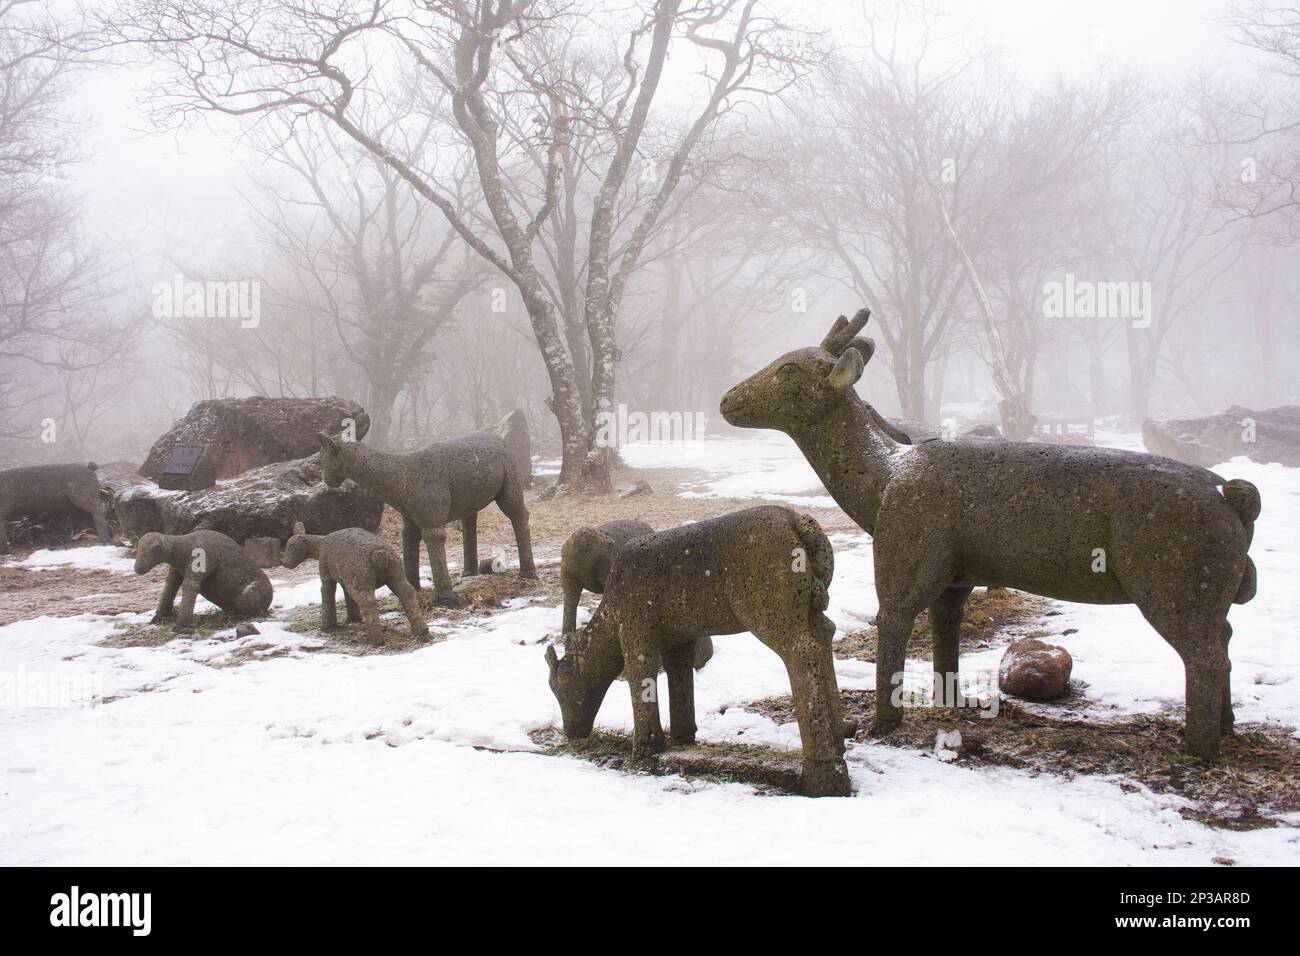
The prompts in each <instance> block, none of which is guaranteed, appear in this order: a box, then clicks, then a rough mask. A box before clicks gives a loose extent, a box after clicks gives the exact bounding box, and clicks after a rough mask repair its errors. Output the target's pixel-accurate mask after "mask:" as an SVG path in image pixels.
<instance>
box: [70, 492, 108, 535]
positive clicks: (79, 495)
mask: <svg viewBox="0 0 1300 956" xmlns="http://www.w3.org/2000/svg"><path fill="white" fill-rule="evenodd" d="M68 501H69V502H70V503H71V504H72V506H73V507H75V508H79V509H80V510H82V511H84V512H86V514H88V515H90V520H91V521H93V522H95V535H96V537H98V538H99V542H100V544H112V543H113V535H112V532H110V531H109V530H108V518H107V516H106V515H105V514H104V503H103V502H102V501H101V500H100V498H99V489H98V488H95V489H93V490H92V491H89V492H83V491H81V490H80V489H79V490H77V491H75V492H73V493H72V494H70V495H69V496H68Z"/></svg>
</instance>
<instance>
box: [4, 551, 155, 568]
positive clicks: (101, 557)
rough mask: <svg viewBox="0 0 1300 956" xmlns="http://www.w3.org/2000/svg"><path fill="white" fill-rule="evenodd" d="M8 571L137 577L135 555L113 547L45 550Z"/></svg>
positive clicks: (10, 566) (35, 553)
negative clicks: (75, 570) (67, 570)
mask: <svg viewBox="0 0 1300 956" xmlns="http://www.w3.org/2000/svg"><path fill="white" fill-rule="evenodd" d="M5 567H7V568H23V569H25V570H27V571H50V570H52V569H54V568H79V569H81V570H83V571H107V572H109V573H110V574H135V553H134V552H132V551H131V549H129V548H121V547H118V546H117V545H112V544H96V545H90V546H89V547H84V548H58V549H51V548H42V549H41V550H40V551H33V552H32V553H31V554H29V555H28V556H27V557H25V558H23V559H22V560H21V561H9V562H6V564H5Z"/></svg>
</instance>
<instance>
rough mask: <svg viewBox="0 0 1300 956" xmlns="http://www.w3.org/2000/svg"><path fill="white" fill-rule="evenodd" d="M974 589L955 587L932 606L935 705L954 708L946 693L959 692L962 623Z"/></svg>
mask: <svg viewBox="0 0 1300 956" xmlns="http://www.w3.org/2000/svg"><path fill="white" fill-rule="evenodd" d="M971 590H972V589H971V588H968V587H952V588H948V589H946V590H945V591H944V592H943V593H942V594H940V595H939V598H938V600H936V601H935V602H934V603H933V604H931V605H930V635H931V637H932V639H933V643H934V705H935V706H936V707H955V706H956V705H957V701H956V700H955V699H950V695H949V694H948V693H947V691H948V689H949V688H951V689H953V690H956V688H957V668H958V666H959V657H960V646H961V619H962V613H963V612H964V611H965V609H966V599H967V598H968V597H970V593H971Z"/></svg>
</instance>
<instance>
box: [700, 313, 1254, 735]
mask: <svg viewBox="0 0 1300 956" xmlns="http://www.w3.org/2000/svg"><path fill="white" fill-rule="evenodd" d="M870 314H871V313H870V311H869V310H867V309H862V310H860V311H859V312H858V313H857V314H856V315H855V316H854V317H853V318H852V320H849V319H846V318H844V316H840V317H839V318H838V319H836V321H835V324H834V325H833V326H832V327H831V330H830V332H829V333H828V334H827V335H826V338H825V339H824V340H823V341H822V344H821V346H820V347H818V348H805V349H798V350H796V351H793V352H788V353H786V354H785V355H782V356H781V357H780V358H778V359H777V360H776V361H775V362H773V363H772V364H770V365H768V366H767V367H766V368H764V369H762V370H761V371H759V372H756V373H755V374H753V375H751V376H750V377H749V378H747V379H745V380H744V381H743V382H741V383H740V384H738V385H736V386H735V387H733V388H732V389H731V390H730V391H728V392H727V394H726V395H724V396H723V398H722V404H721V408H720V411H721V412H722V416H723V418H725V419H726V420H727V421H728V422H730V423H731V424H732V425H736V426H739V427H742V428H773V429H776V430H777V431H781V432H784V433H785V434H787V435H789V436H790V437H791V438H793V439H794V441H795V443H796V444H798V446H799V448H800V450H802V451H803V453H804V456H805V457H806V458H807V459H808V462H809V463H810V464H811V465H812V466H813V468H814V469H815V470H816V472H817V474H818V476H819V477H820V478H821V480H822V483H823V484H825V486H826V488H827V490H828V491H829V492H830V493H831V495H832V496H833V497H834V498H835V500H836V502H838V503H839V505H840V507H841V508H843V509H844V511H845V512H847V513H848V515H849V516H850V517H851V518H852V519H853V520H854V521H856V522H857V523H858V524H859V525H861V526H862V528H863V529H865V530H866V531H867V533H868V534H870V535H871V536H872V540H873V546H874V552H875V573H876V595H877V598H878V600H879V604H880V610H879V614H878V616H877V619H876V624H877V628H878V630H879V650H878V653H877V656H876V714H875V724H874V726H873V732H875V733H878V734H884V733H888V732H889V731H891V730H893V729H894V728H895V727H897V726H898V724H899V723H900V722H901V720H902V712H901V710H900V707H899V702H898V700H897V699H896V698H895V694H894V689H895V688H896V687H901V683H902V674H903V669H904V663H905V660H906V652H907V640H908V637H909V636H910V635H911V631H912V624H913V621H914V620H915V618H916V616H917V615H918V614H919V613H920V612H921V611H922V610H925V609H927V608H928V609H929V612H930V627H931V631H932V633H933V638H934V671H935V685H936V687H935V690H936V696H937V695H938V692H939V689H940V687H941V686H945V687H953V686H955V681H956V673H957V666H958V637H959V634H960V630H961V620H962V613H963V609H964V607H965V603H966V598H967V596H968V595H969V594H970V592H971V589H972V588H973V587H975V586H977V585H985V586H1001V587H1010V588H1016V589H1019V590H1022V591H1028V592H1030V593H1032V594H1041V595H1044V596H1046V597H1050V598H1056V599H1059V600H1063V601H1079V602H1083V603H1089V604H1136V605H1137V606H1138V609H1139V610H1140V611H1141V612H1142V614H1143V616H1144V617H1145V618H1146V619H1147V621H1148V622H1149V623H1150V624H1151V626H1152V627H1154V628H1155V629H1156V631H1157V632H1158V633H1159V634H1160V636H1161V637H1163V638H1164V639H1165V640H1166V641H1167V642H1169V644H1170V645H1171V646H1172V647H1173V649H1174V650H1175V651H1177V652H1178V655H1179V657H1181V658H1182V661H1183V667H1184V670H1185V673H1186V725H1185V732H1184V737H1185V745H1186V749H1187V750H1188V752H1190V753H1191V754H1193V755H1195V756H1197V757H1200V758H1202V759H1204V760H1215V759H1217V757H1218V754H1219V744H1220V738H1221V735H1223V734H1225V733H1231V732H1232V724H1233V714H1232V699H1231V692H1230V688H1229V670H1230V668H1231V664H1230V662H1229V659H1228V639H1229V638H1230V637H1231V635H1232V627H1231V626H1230V625H1229V624H1228V609H1229V608H1230V607H1231V606H1232V605H1233V604H1234V603H1236V604H1244V603H1245V602H1247V601H1249V600H1250V599H1251V598H1252V597H1254V595H1255V566H1254V563H1253V562H1252V561H1251V559H1250V558H1249V556H1248V555H1247V553H1246V552H1247V549H1248V548H1249V547H1250V541H1251V535H1252V532H1253V529H1254V522H1255V519H1256V518H1257V517H1258V516H1259V512H1260V498H1259V491H1258V489H1256V487H1255V486H1254V485H1253V484H1251V483H1250V482H1248V481H1243V480H1240V479H1234V480H1232V481H1225V480H1224V479H1223V478H1221V477H1219V476H1218V475H1216V474H1214V473H1213V472H1210V471H1207V470H1205V469H1203V468H1197V467H1194V466H1191V465H1184V464H1181V463H1180V462H1176V461H1172V460H1170V459H1167V458H1160V457H1157V456H1155V455H1146V454H1141V453H1137V452H1128V451H1119V450H1115V449H1109V448H1091V447H1080V446H1069V445H1046V444H1022V443H1018V442H1005V441H979V440H972V441H942V440H932V441H926V442H922V443H920V444H915V445H914V444H912V443H911V442H910V440H909V439H908V438H907V436H906V435H905V434H903V433H902V432H900V431H899V430H898V429H896V428H893V427H892V426H890V425H889V424H888V423H887V422H886V421H885V420H884V419H883V418H882V417H881V416H880V415H879V414H878V413H877V412H876V410H875V409H874V408H872V407H871V405H869V404H868V403H867V402H865V401H863V400H862V399H861V398H860V397H859V396H858V394H857V392H856V391H855V389H854V387H853V386H854V384H855V383H856V382H857V380H858V379H859V378H860V377H861V376H862V372H863V369H864V367H865V365H866V363H867V362H868V361H870V359H871V355H872V353H873V352H874V351H875V343H874V342H873V341H872V340H871V339H869V338H864V337H860V336H859V334H858V333H859V332H861V331H862V329H863V327H864V326H865V325H866V323H867V319H868V318H869V317H870ZM941 682H942V683H941Z"/></svg>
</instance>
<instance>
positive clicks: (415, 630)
mask: <svg viewBox="0 0 1300 956" xmlns="http://www.w3.org/2000/svg"><path fill="white" fill-rule="evenodd" d="M308 558H314V559H315V560H316V563H317V565H318V566H319V569H320V616H321V627H322V628H324V629H325V630H330V629H331V628H335V627H337V626H338V623H339V619H338V611H337V610H336V608H335V605H334V601H335V598H336V596H337V588H338V586H339V585H340V584H341V585H343V600H344V602H345V604H346V607H347V611H348V623H349V624H356V623H357V622H362V623H364V624H365V626H366V643H367V644H373V645H379V644H383V643H384V632H383V629H382V628H381V627H380V625H379V608H378V606H377V605H376V603H375V591H377V590H378V589H379V588H381V587H384V586H385V585H386V586H387V587H388V589H389V590H390V591H392V592H393V593H394V594H396V595H397V600H398V601H399V602H401V605H402V610H403V611H404V612H405V613H406V620H407V623H408V624H410V626H411V636H412V637H414V638H416V639H417V640H419V639H426V638H428V636H429V625H428V624H427V623H426V622H425V620H424V615H423V614H421V613H420V602H419V601H418V600H417V599H416V596H415V588H413V587H411V583H410V582H409V581H407V580H406V574H405V569H404V568H403V566H402V559H401V558H400V557H398V555H397V552H396V551H394V550H393V549H392V548H390V547H389V546H388V545H387V544H386V543H385V542H384V539H383V538H381V537H379V535H377V534H371V533H370V532H369V531H366V530H365V529H364V528H344V529H342V530H341V531H334V532H331V533H330V534H308V533H307V529H306V527H305V526H304V525H303V523H302V522H301V521H299V522H297V523H296V524H295V525H294V526H293V537H291V538H290V539H289V541H288V543H287V544H286V545H285V546H284V557H283V562H284V566H285V567H286V568H296V567H297V566H298V565H300V564H302V562H304V561H306V560H307V559H308Z"/></svg>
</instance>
